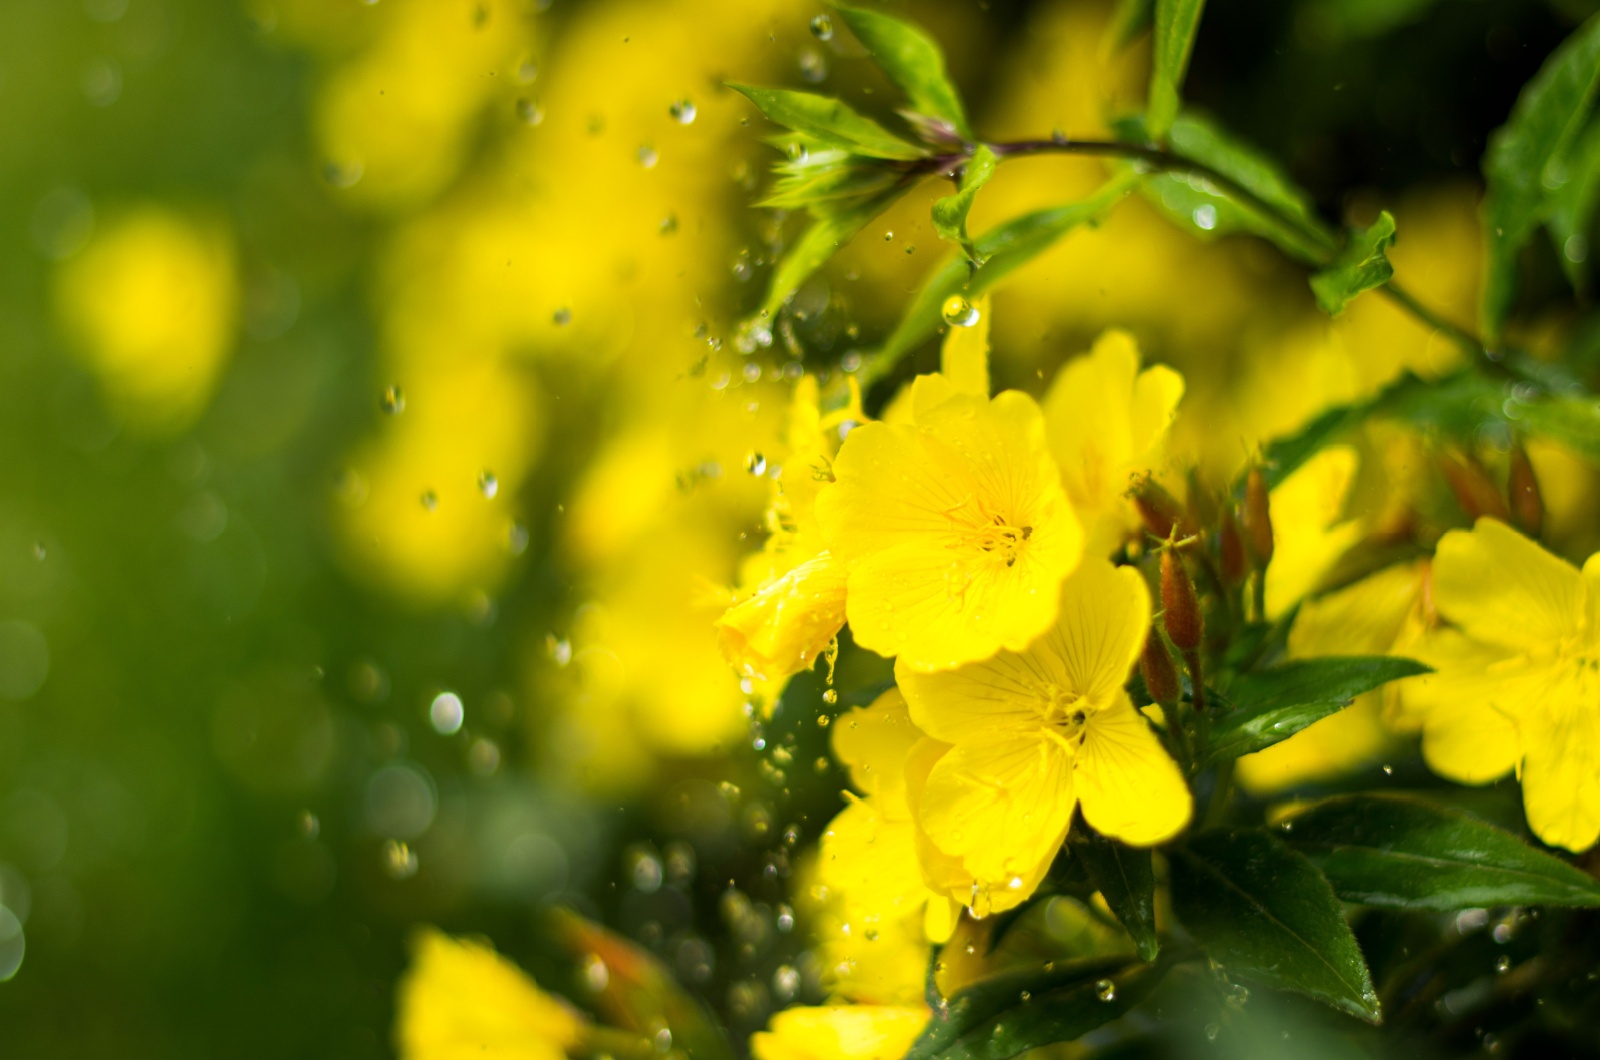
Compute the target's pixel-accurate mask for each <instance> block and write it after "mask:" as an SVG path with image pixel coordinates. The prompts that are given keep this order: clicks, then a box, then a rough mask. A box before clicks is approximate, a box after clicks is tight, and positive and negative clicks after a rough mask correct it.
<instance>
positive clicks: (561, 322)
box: [550, 306, 572, 328]
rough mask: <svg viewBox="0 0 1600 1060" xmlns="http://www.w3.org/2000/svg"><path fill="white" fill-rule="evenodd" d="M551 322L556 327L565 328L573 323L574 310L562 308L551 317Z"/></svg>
mask: <svg viewBox="0 0 1600 1060" xmlns="http://www.w3.org/2000/svg"><path fill="white" fill-rule="evenodd" d="M550 321H551V323H553V324H555V326H556V327H558V328H564V327H566V326H567V325H568V324H570V323H572V310H570V309H568V308H567V307H566V306H562V307H561V308H560V309H557V310H556V311H555V312H554V313H552V314H551V315H550Z"/></svg>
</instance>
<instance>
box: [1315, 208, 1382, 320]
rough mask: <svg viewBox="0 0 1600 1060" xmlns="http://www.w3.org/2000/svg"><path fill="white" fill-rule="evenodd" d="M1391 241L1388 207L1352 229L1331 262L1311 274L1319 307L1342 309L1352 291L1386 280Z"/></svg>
mask: <svg viewBox="0 0 1600 1060" xmlns="http://www.w3.org/2000/svg"><path fill="white" fill-rule="evenodd" d="M1393 245H1394V215H1393V214H1391V213H1390V212H1389V211H1388V210H1384V211H1383V212H1382V213H1380V214H1378V219H1377V220H1376V221H1374V222H1373V223H1372V224H1371V225H1369V226H1368V227H1366V228H1362V229H1356V230H1352V231H1351V233H1350V240H1349V242H1348V243H1346V244H1345V248H1344V250H1342V251H1340V252H1339V256H1338V257H1337V258H1334V259H1333V264H1331V265H1329V266H1328V267H1327V268H1325V269H1323V270H1322V271H1320V272H1317V273H1314V274H1312V277H1311V291H1312V293H1313V294H1315V295H1316V296H1317V304H1318V305H1319V306H1321V307H1322V311H1323V312H1325V313H1327V314H1329V315H1330V316H1333V315H1337V314H1339V313H1342V312H1344V307H1345V306H1347V305H1349V304H1350V301H1351V299H1353V298H1355V297H1356V295H1358V294H1361V293H1362V292H1363V291H1370V290H1372V289H1373V288H1374V287H1382V286H1383V285H1384V284H1386V283H1388V282H1389V280H1390V278H1391V277H1392V276H1394V266H1393V265H1390V264H1389V254H1388V251H1389V248H1390V247H1391V246H1393Z"/></svg>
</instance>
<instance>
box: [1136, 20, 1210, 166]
mask: <svg viewBox="0 0 1600 1060" xmlns="http://www.w3.org/2000/svg"><path fill="white" fill-rule="evenodd" d="M1205 6H1206V5H1205V0H1156V14H1155V34H1154V40H1153V49H1152V50H1153V52H1154V54H1153V56H1152V59H1151V65H1150V101H1149V104H1148V106H1147V108H1146V112H1145V127H1146V131H1147V132H1148V133H1149V135H1150V139H1152V140H1154V141H1156V142H1157V143H1161V142H1163V141H1164V140H1166V138H1167V133H1168V131H1169V130H1170V129H1171V128H1172V122H1173V119H1174V118H1176V117H1177V116H1178V90H1179V89H1180V88H1181V87H1182V86H1183V75H1184V73H1185V72H1186V71H1187V70H1188V69H1189V54H1190V52H1192V51H1193V50H1194V38H1195V34H1196V33H1198V32H1199V30H1200V13H1201V11H1203V10H1204V9H1205Z"/></svg>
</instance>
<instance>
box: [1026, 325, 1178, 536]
mask: <svg viewBox="0 0 1600 1060" xmlns="http://www.w3.org/2000/svg"><path fill="white" fill-rule="evenodd" d="M1182 397H1183V376H1181V375H1179V374H1178V373H1177V372H1174V371H1173V370H1172V369H1170V368H1167V367H1165V366H1163V365H1155V366H1152V367H1150V368H1146V369H1145V370H1144V371H1142V372H1141V371H1140V370H1139V347H1138V346H1136V345H1135V344H1134V341H1133V336H1132V335H1129V334H1128V333H1127V332H1125V331H1108V332H1106V333H1105V334H1104V335H1102V336H1100V338H1099V340H1097V341H1096V342H1095V344H1094V349H1093V350H1091V351H1090V353H1089V354H1088V356H1086V357H1078V358H1075V359H1074V360H1072V361H1069V362H1068V363H1067V364H1065V365H1064V366H1062V368H1061V371H1060V372H1058V373H1057V374H1056V378H1055V381H1054V382H1052V383H1051V384H1050V392H1049V393H1048V394H1046V395H1045V399H1044V415H1045V425H1046V428H1047V429H1048V431H1049V435H1050V452H1051V453H1052V454H1053V455H1054V456H1055V460H1056V466H1058V467H1059V468H1060V469H1061V482H1062V485H1063V486H1064V487H1065V488H1066V491H1067V497H1068V498H1069V499H1071V501H1072V506H1073V508H1074V509H1075V510H1076V511H1077V513H1078V518H1079V519H1080V520H1081V521H1082V523H1083V526H1084V532H1085V535H1086V537H1087V544H1086V546H1085V549H1084V551H1086V552H1087V553H1089V554H1090V555H1093V556H1104V555H1109V554H1110V553H1111V552H1112V551H1114V550H1115V549H1116V547H1117V545H1118V544H1120V543H1121V541H1122V539H1123V538H1125V537H1126V536H1127V535H1128V532H1129V531H1131V530H1134V529H1135V528H1136V527H1138V525H1139V520H1138V516H1137V514H1136V513H1135V511H1134V509H1133V505H1132V504H1131V503H1130V502H1129V501H1128V499H1127V497H1126V494H1127V492H1128V484H1129V481H1130V479H1131V478H1132V476H1134V475H1136V474H1138V473H1140V472H1148V471H1154V470H1157V469H1158V465H1159V464H1160V463H1161V462H1162V459H1163V457H1164V455H1165V454H1164V452H1163V450H1164V445H1163V443H1164V441H1165V439H1166V433H1167V427H1168V425H1170V424H1171V423H1172V418H1173V414H1174V413H1175V412H1176V411H1177V408H1178V401H1179V399H1181V398H1182Z"/></svg>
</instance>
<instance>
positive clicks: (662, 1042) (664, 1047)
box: [652, 1027, 672, 1053]
mask: <svg viewBox="0 0 1600 1060" xmlns="http://www.w3.org/2000/svg"><path fill="white" fill-rule="evenodd" d="M652 1041H653V1043H654V1045H655V1047H656V1052H658V1053H667V1052H671V1051H672V1028H670V1027H662V1028H661V1029H660V1030H658V1031H656V1036H655V1038H654V1039H652Z"/></svg>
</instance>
